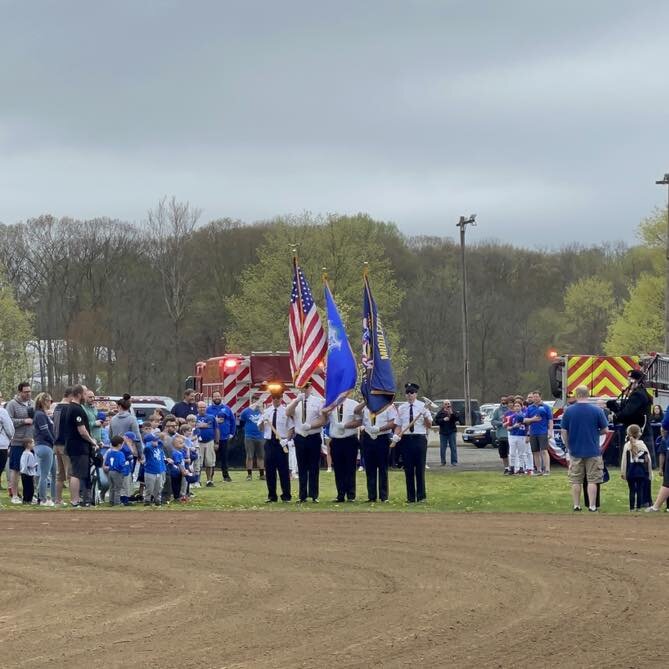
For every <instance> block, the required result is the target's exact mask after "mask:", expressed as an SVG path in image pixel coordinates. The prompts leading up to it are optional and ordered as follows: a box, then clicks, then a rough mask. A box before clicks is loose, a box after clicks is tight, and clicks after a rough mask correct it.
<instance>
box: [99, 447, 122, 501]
mask: <svg viewBox="0 0 669 669" xmlns="http://www.w3.org/2000/svg"><path fill="white" fill-rule="evenodd" d="M122 446H123V437H121V436H119V435H116V436H115V437H112V439H111V447H110V449H109V450H108V451H107V453H106V454H105V459H104V464H103V466H102V469H103V471H105V472H106V473H107V476H108V477H109V506H115V505H117V504H120V503H121V494H122V492H123V479H124V478H125V472H126V471H127V469H128V463H127V462H126V459H125V454H124V453H123V451H122V450H121V447H122Z"/></svg>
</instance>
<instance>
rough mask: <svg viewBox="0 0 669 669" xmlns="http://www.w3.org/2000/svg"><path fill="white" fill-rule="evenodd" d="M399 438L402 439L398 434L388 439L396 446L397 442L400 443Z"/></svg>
mask: <svg viewBox="0 0 669 669" xmlns="http://www.w3.org/2000/svg"><path fill="white" fill-rule="evenodd" d="M401 438H402V437H400V435H399V434H394V435H393V436H392V437H390V441H392V442H393V444H396V443H397V442H399V441H400V439H401Z"/></svg>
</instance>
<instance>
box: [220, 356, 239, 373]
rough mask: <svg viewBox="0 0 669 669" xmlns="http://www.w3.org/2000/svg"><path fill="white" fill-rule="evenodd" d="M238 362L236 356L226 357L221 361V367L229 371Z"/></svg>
mask: <svg viewBox="0 0 669 669" xmlns="http://www.w3.org/2000/svg"><path fill="white" fill-rule="evenodd" d="M238 363H239V360H237V358H227V359H226V361H225V362H224V363H223V367H224V368H225V369H226V370H227V371H230V370H232V369H234V368H235V367H237V364H238Z"/></svg>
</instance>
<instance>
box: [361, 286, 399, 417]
mask: <svg viewBox="0 0 669 669" xmlns="http://www.w3.org/2000/svg"><path fill="white" fill-rule="evenodd" d="M362 293H363V294H362V367H363V373H364V377H363V379H362V384H361V386H360V391H361V392H362V396H363V397H364V398H365V401H366V402H367V408H368V409H369V410H370V412H371V413H373V414H377V413H381V411H383V410H384V409H386V408H387V407H388V406H390V404H392V402H393V400H394V399H395V375H394V374H393V366H392V363H391V362H390V346H389V345H388V341H387V340H386V333H385V332H384V330H383V325H382V324H381V319H380V318H379V314H378V311H377V309H376V302H375V301H374V298H373V297H372V289H371V287H370V285H369V279H368V278H367V273H365V277H364V279H363V291H362Z"/></svg>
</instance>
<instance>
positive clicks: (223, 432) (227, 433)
mask: <svg viewBox="0 0 669 669" xmlns="http://www.w3.org/2000/svg"><path fill="white" fill-rule="evenodd" d="M207 415H209V416H213V417H214V418H218V417H220V418H222V419H223V421H222V422H220V423H218V422H217V423H216V425H217V427H218V432H219V434H218V438H219V440H220V441H226V440H227V439H230V437H233V436H234V435H235V428H236V427H237V423H236V421H235V414H233V413H232V409H231V408H230V407H229V406H228V405H227V404H223V402H221V403H220V404H213V403H212V404H210V405H209V406H208V407H207Z"/></svg>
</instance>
